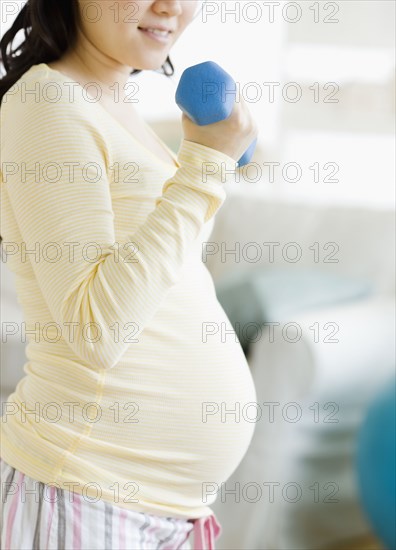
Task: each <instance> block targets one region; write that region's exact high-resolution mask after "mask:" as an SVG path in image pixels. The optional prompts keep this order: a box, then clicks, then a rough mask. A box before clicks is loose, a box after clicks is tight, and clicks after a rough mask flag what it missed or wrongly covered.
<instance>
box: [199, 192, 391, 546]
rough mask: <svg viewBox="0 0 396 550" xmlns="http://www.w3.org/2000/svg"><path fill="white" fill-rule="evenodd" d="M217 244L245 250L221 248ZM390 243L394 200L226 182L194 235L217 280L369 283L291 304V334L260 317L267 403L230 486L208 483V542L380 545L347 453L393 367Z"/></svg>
mask: <svg viewBox="0 0 396 550" xmlns="http://www.w3.org/2000/svg"><path fill="white" fill-rule="evenodd" d="M270 242H272V243H279V244H278V245H277V246H276V247H275V248H273V251H274V254H273V257H270V255H269V253H268V250H269V247H268V244H267V245H266V246H262V247H261V248H262V249H263V250H266V253H263V254H262V256H261V258H259V259H258V261H255V262H252V261H250V259H249V255H248V254H247V250H248V248H247V246H246V245H247V243H256V245H255V247H256V248H255V249H256V250H257V245H258V244H260V243H270ZM221 243H227V247H226V248H227V250H231V251H232V250H233V249H235V250H242V249H243V247H245V252H246V254H242V253H241V254H240V255H239V256H237V255H233V254H232V253H231V254H224V255H223V256H222V254H221ZM238 243H239V245H238ZM288 243H294V245H293V246H294V249H296V248H295V247H296V245H298V246H299V247H300V252H301V251H302V254H301V257H300V258H299V260H298V261H285V258H288V256H287V254H286V255H283V254H282V253H281V250H282V248H284V247H285V246H287V245H288ZM314 243H318V244H317V245H315V244H314ZM327 243H333V244H332V245H331V246H328V247H327V250H326V254H327V258H333V259H337V260H338V261H337V262H324V261H323V258H324V255H323V254H321V253H320V251H322V252H325V249H326V244H327ZM216 245H219V246H218V247H217V246H216ZM394 245H395V243H394V213H393V211H384V210H375V209H370V208H351V207H342V206H339V205H334V204H333V205H320V206H319V205H315V204H304V203H290V202H282V201H275V200H272V199H269V198H268V197H264V196H260V195H259V194H257V193H256V192H251V193H250V194H249V193H248V192H246V191H245V192H244V193H241V192H238V191H234V190H233V191H232V192H231V193H229V195H228V197H227V201H226V203H225V205H223V207H222V208H221V209H220V211H219V212H218V214H217V216H216V222H215V224H214V227H213V230H212V232H211V233H210V235H209V237H208V239H207V241H205V242H203V243H202V247H203V256H204V258H205V261H206V264H207V267H208V269H209V270H210V272H211V274H212V277H213V280H214V282H215V285H216V288H220V285H221V282H222V281H223V280H224V277H226V276H227V274H228V273H230V272H231V271H232V270H237V269H238V270H241V269H245V270H246V271H247V272H248V271H249V270H252V269H255V270H257V269H261V270H263V272H266V271H269V270H273V269H282V270H285V269H287V270H288V271H289V272H290V274H291V278H292V277H293V274H297V273H301V270H304V272H306V271H307V270H308V271H315V270H319V271H320V273H326V274H329V273H333V274H334V275H337V276H338V277H342V276H345V277H347V278H348V281H351V280H352V281H353V280H356V284H357V285H358V284H361V283H362V281H363V280H364V281H366V282H369V283H370V284H371V292H369V293H367V295H363V296H360V297H358V298H357V297H352V298H351V299H350V300H348V299H345V298H344V300H343V301H341V302H335V303H333V304H329V303H327V304H326V305H324V306H323V307H320V305H319V306H318V307H315V308H307V309H305V310H301V311H300V312H298V313H294V314H293V315H292V316H291V317H290V318H289V320H288V321H289V322H290V323H293V324H294V325H295V326H298V327H300V339H298V340H297V339H296V338H294V337H293V336H292V335H290V337H282V331H281V328H282V326H284V325H285V324H287V323H286V321H287V319H285V317H283V318H282V319H281V320H280V321H281V322H280V323H279V326H278V325H277V326H276V329H277V330H278V332H276V331H274V328H273V332H272V335H271V333H270V329H271V326H270V325H269V326H263V330H262V333H261V335H260V337H259V338H257V339H256V341H253V343H251V344H250V346H249V349H248V354H247V358H248V363H249V365H250V368H251V372H252V376H253V379H254V382H255V385H256V390H257V403H258V404H261V410H262V411H265V412H266V414H263V415H262V417H261V418H260V420H258V421H257V422H256V426H255V432H254V435H253V439H252V442H251V445H250V447H249V449H248V451H247V452H246V454H245V456H244V458H243V460H242V461H241V463H240V464H239V466H238V468H237V469H236V470H235V472H234V473H233V474H232V476H231V477H230V478H229V479H228V480H227V482H226V483H225V485H224V488H225V489H227V491H229V492H227V491H226V490H225V491H224V493H222V492H221V491H219V495H218V498H217V500H216V502H215V504H214V505H213V510H214V512H215V513H216V515H217V517H218V519H219V521H220V522H221V524H222V526H223V531H222V534H221V536H220V539H219V540H218V543H217V548H218V549H219V550H220V549H224V550H232V549H249V550H256V549H257V550H258V549H260V550H297V549H298V550H320V549H332V548H340V549H341V548H353V547H356V548H358V547H359V548H361V550H363V549H364V548H365V547H367V548H378V549H379V548H382V546H381V543H380V542H379V540H378V538H377V537H376V534H375V533H373V531H372V528H371V525H370V522H369V520H368V518H367V517H366V516H365V514H364V512H363V510H362V506H361V502H360V496H359V490H358V485H357V480H356V468H355V454H356V435H357V432H358V429H359V426H360V425H361V422H362V419H363V417H364V414H365V411H366V409H367V406H368V403H369V402H370V400H371V399H372V398H373V396H374V395H375V394H376V392H377V391H378V389H379V388H381V386H382V385H383V384H384V383H385V382H386V380H388V379H389V376H391V374H392V373H394V371H395V345H394V344H395V308H394V290H395V289H394ZM238 247H239V248H238ZM334 247H336V249H337V254H334V250H335V248H334ZM208 250H210V251H211V253H210V254H207V251H208ZM214 250H218V251H219V252H218V253H213V251H214ZM315 251H316V252H318V255H317V257H315V254H314V252H315ZM329 252H332V256H329V254H328V253H329ZM289 256H290V255H289ZM250 257H253V254H251V256H250ZM238 260H239V261H238ZM271 320H272V322H273V321H274V319H273V318H272V319H271ZM326 327H327V328H326ZM325 328H326V330H325ZM336 328H337V329H338V330H336ZM270 404H272V405H271V407H272V408H271V410H272V416H271V415H270V414H269V411H270ZM235 488H238V491H236V492H235V494H238V495H239V497H240V498H239V501H237V498H236V497H235V494H232V490H233V489H234V491H235ZM359 545H360V546H359Z"/></svg>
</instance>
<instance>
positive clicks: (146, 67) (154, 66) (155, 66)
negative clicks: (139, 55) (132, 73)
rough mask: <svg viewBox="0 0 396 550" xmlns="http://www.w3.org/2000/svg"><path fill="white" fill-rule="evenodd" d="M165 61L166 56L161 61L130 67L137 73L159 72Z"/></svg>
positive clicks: (148, 61)
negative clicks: (137, 71)
mask: <svg viewBox="0 0 396 550" xmlns="http://www.w3.org/2000/svg"><path fill="white" fill-rule="evenodd" d="M166 59H167V56H166V57H165V59H163V60H160V61H158V60H152V61H151V60H147V61H145V62H144V63H137V64H136V65H132V66H133V68H134V69H136V70H139V71H159V70H160V69H161V67H162V66H163V65H164V63H165V61H166Z"/></svg>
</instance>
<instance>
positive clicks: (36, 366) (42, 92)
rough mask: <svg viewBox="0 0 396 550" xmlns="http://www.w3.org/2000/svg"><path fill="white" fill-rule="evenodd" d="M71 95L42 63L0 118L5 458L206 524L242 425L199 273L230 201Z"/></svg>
mask: <svg viewBox="0 0 396 550" xmlns="http://www.w3.org/2000/svg"><path fill="white" fill-rule="evenodd" d="M72 83H73V82H72ZM70 84H71V81H70V79H69V78H68V77H66V76H65V75H63V74H62V73H60V72H58V71H55V70H53V69H51V68H50V67H49V66H48V65H46V64H45V63H40V64H38V65H34V66H33V67H31V68H30V69H29V70H28V71H27V72H25V73H24V75H22V77H21V78H20V79H19V81H18V82H17V83H16V85H15V86H14V87H13V88H12V89H11V90H9V91H8V92H7V94H5V96H4V98H3V102H2V105H1V113H0V114H1V135H2V140H1V157H2V170H1V200H2V204H1V235H2V237H3V243H2V246H3V261H6V262H7V267H8V268H9V269H10V270H11V271H12V272H13V273H14V274H15V282H16V283H15V284H16V291H17V295H18V301H19V303H20V305H21V307H22V310H23V316H24V323H23V324H22V326H21V327H18V330H19V331H20V334H21V338H26V340H24V341H25V342H26V348H25V351H26V358H27V361H26V363H25V364H24V365H23V370H24V373H25V375H24V377H23V378H22V379H21V380H20V381H19V383H18V384H17V386H16V388H15V391H14V392H13V393H12V394H11V395H9V396H8V399H7V402H6V404H5V407H4V409H3V415H2V418H1V456H2V458H3V459H4V460H5V461H6V462H8V463H9V464H10V465H11V466H13V467H15V468H16V469H18V470H21V471H22V472H23V473H25V474H26V475H29V476H30V477H32V478H34V479H36V480H38V481H42V482H44V483H46V484H51V485H55V486H57V487H60V488H61V489H65V490H69V491H74V492H77V493H80V494H83V495H86V496H87V498H93V499H96V498H101V499H103V500H105V501H108V502H110V503H112V504H116V505H117V506H120V507H125V508H128V509H133V510H137V511H143V512H146V513H152V514H158V515H164V516H173V517H179V518H180V517H181V518H199V517H204V516H208V515H210V514H211V513H212V511H211V508H210V505H211V504H212V503H213V502H214V501H215V500H216V498H218V496H219V495H220V493H221V490H222V487H226V485H223V484H224V483H225V482H226V480H227V479H228V477H229V476H230V475H231V474H232V472H233V471H234V470H235V469H236V467H237V466H238V464H239V463H240V461H241V459H242V458H243V456H244V454H245V453H246V450H247V448H248V446H249V444H250V441H251V439H252V436H253V432H254V425H255V422H254V421H252V415H251V414H248V413H247V412H246V411H247V410H248V408H247V404H248V403H255V402H256V393H255V388H254V383H253V380H252V377H251V374H250V371H249V366H248V363H247V361H246V359H245V356H244V354H243V351H242V349H241V346H240V344H239V341H238V339H237V338H236V335H235V333H233V329H232V326H231V324H230V321H229V319H228V318H227V316H226V314H225V312H224V310H223V309H222V307H221V305H220V304H219V302H218V300H217V298H216V293H215V287H214V284H213V280H212V278H211V275H210V273H209V271H208V269H207V267H206V265H205V262H204V261H203V257H202V236H203V234H204V232H206V233H207V229H208V227H209V225H210V224H211V223H213V221H214V216H215V214H216V212H217V211H218V210H219V208H220V207H221V206H222V204H223V202H224V200H225V197H226V193H225V183H224V177H223V176H222V171H221V170H216V169H214V167H216V166H217V167H219V166H220V165H221V164H222V163H223V167H224V169H228V170H233V169H235V166H236V164H235V161H234V160H233V159H232V158H230V157H229V156H228V155H225V154H223V153H221V152H219V151H216V150H214V149H212V148H209V147H206V146H203V145H201V144H197V143H193V142H190V141H187V140H183V141H182V142H181V145H180V149H179V151H178V154H177V156H176V155H173V158H174V160H175V163H174V164H171V163H170V162H169V164H168V163H166V162H165V161H162V160H161V159H159V158H158V157H156V156H155V155H154V154H153V153H152V152H151V151H149V150H148V149H147V148H146V147H145V146H143V145H142V144H140V142H139V141H138V140H137V139H136V138H135V137H134V136H132V134H131V133H130V132H129V131H128V130H127V129H126V128H125V127H124V126H123V125H122V124H121V123H120V122H118V121H117V120H116V119H115V118H114V117H113V116H112V115H111V114H110V113H109V112H108V111H107V110H106V109H105V108H104V107H103V106H102V105H101V104H100V103H98V102H95V101H93V99H94V98H93V97H90V96H87V94H86V93H85V92H86V90H84V93H83V88H82V87H81V86H80V85H77V86H71V85H70ZM74 84H76V83H75V82H74ZM87 98H89V100H87ZM163 145H164V144H163ZM168 151H170V150H169V148H168ZM206 163H210V164H206ZM203 165H204V166H210V167H211V168H210V169H209V170H207V171H208V172H212V174H211V175H208V176H207V177H203ZM3 321H4V320H3Z"/></svg>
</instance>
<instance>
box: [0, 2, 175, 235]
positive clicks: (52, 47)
mask: <svg viewBox="0 0 396 550" xmlns="http://www.w3.org/2000/svg"><path fill="white" fill-rule="evenodd" d="M78 20H79V12H78V7H77V0H27V2H26V4H25V5H24V6H23V8H22V9H21V11H20V12H19V14H18V15H17V17H16V18H15V21H14V22H13V24H12V26H11V28H10V29H9V30H8V31H7V32H6V33H5V34H4V36H3V38H2V39H1V41H0V63H1V64H2V65H3V66H4V68H5V70H6V74H5V75H4V76H3V77H2V78H1V79H0V107H1V102H2V100H3V96H4V94H6V93H7V92H8V90H9V89H10V88H11V87H12V86H13V85H14V84H15V83H16V82H17V81H18V80H19V79H20V78H21V76H22V75H23V74H24V73H25V72H26V71H28V70H29V69H30V67H32V66H33V65H37V64H39V63H50V62H52V61H56V60H57V59H59V58H60V57H61V56H62V55H63V54H64V53H65V52H66V51H67V50H68V49H69V48H70V47H73V45H74V44H75V42H76V39H77V23H78ZM19 31H23V32H24V35H25V40H24V41H23V42H22V43H21V44H20V45H19V46H18V47H17V48H15V49H14V50H12V44H13V41H14V39H15V36H16V35H17V33H18V32H19ZM8 48H10V51H9V52H7V49H8ZM140 72H142V71H141V70H138V69H134V70H133V71H132V72H131V75H133V74H137V73H140ZM162 72H163V74H164V75H165V76H172V75H173V74H174V68H173V65H172V62H171V60H170V58H169V56H168V57H167V59H166V61H165V63H164V65H162ZM1 241H2V237H1V236H0V242H1Z"/></svg>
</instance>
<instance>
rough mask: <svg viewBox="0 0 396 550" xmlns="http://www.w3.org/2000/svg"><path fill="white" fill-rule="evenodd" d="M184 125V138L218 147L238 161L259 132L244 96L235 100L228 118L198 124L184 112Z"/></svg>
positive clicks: (214, 147)
mask: <svg viewBox="0 0 396 550" xmlns="http://www.w3.org/2000/svg"><path fill="white" fill-rule="evenodd" d="M182 125H183V133H184V139H186V140H188V141H193V142H195V143H200V144H201V145H205V146H206V147H211V148H212V149H216V150H217V151H220V152H222V153H225V154H226V155H228V156H229V157H231V158H233V159H235V161H236V162H238V160H239V159H240V158H241V157H242V155H243V154H244V153H245V152H246V150H247V149H248V148H249V147H250V145H251V144H252V142H253V141H254V139H255V138H256V137H257V134H258V129H257V125H256V123H255V122H254V120H253V118H252V115H251V113H250V111H249V109H248V107H247V103H246V102H245V101H244V99H243V98H242V97H241V98H240V102H238V103H237V102H235V104H234V108H233V110H232V113H231V115H230V116H229V117H228V118H227V119H226V120H222V121H220V122H215V123H214V124H208V125H206V126H198V125H197V124H195V123H194V122H193V121H192V120H191V119H190V118H189V117H188V116H187V115H186V114H184V113H183V115H182Z"/></svg>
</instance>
